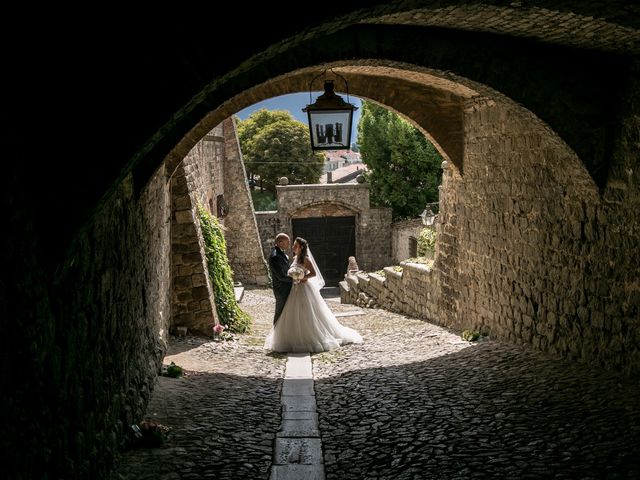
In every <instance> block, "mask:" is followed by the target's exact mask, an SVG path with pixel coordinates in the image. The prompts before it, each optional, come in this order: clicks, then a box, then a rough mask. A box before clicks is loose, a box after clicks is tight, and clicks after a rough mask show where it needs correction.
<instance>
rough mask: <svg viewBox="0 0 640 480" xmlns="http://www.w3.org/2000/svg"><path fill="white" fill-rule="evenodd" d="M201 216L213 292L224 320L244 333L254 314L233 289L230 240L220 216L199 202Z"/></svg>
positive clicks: (226, 323)
mask: <svg viewBox="0 0 640 480" xmlns="http://www.w3.org/2000/svg"><path fill="white" fill-rule="evenodd" d="M197 209H198V218H199V219H200V228H201V229H202V236H203V237H204V248H205V254H206V257H207V269H208V270H209V278H210V279H211V282H212V283H213V296H214V299H215V303H216V311H217V312H218V319H219V321H220V323H221V324H223V325H226V326H227V328H228V329H229V330H230V331H232V332H236V333H244V332H246V331H248V330H249V328H250V327H251V318H250V317H249V315H247V314H246V313H245V312H243V311H242V309H241V308H240V306H239V305H238V302H236V296H235V292H234V290H233V272H232V270H231V266H230V265H229V259H228V258H227V243H226V242H225V239H224V235H223V233H222V227H221V226H220V223H218V219H217V218H216V217H213V216H211V214H210V213H209V212H208V211H207V210H206V209H205V208H204V207H202V205H198V207H197Z"/></svg>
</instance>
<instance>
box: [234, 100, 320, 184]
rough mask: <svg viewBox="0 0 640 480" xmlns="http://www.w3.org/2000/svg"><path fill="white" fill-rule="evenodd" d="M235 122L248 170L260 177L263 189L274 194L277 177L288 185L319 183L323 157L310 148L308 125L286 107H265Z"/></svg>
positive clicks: (249, 172) (250, 173)
mask: <svg viewBox="0 0 640 480" xmlns="http://www.w3.org/2000/svg"><path fill="white" fill-rule="evenodd" d="M236 123H237V126H238V140H239V141H240V148H241V149H242V156H243V158H244V163H245V167H246V169H247V173H248V174H249V175H250V176H251V175H254V176H255V175H257V176H259V177H260V181H261V185H262V187H263V188H265V189H267V190H269V191H271V192H273V193H274V194H275V186H276V185H277V183H278V179H279V178H280V177H287V178H288V179H289V183H290V184H302V183H318V180H319V179H320V175H322V167H323V165H324V156H323V155H321V154H319V153H314V152H313V151H312V150H311V144H310V141H309V127H308V126H307V125H305V124H304V123H302V122H298V121H297V120H295V119H294V118H293V117H292V116H291V114H290V113H289V112H287V111H285V110H274V111H269V110H265V109H261V110H257V111H255V112H253V113H252V114H251V115H250V116H249V118H247V119H246V120H236Z"/></svg>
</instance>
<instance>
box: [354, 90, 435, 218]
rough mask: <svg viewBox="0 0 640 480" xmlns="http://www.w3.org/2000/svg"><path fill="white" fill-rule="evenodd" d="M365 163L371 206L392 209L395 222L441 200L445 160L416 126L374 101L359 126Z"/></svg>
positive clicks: (365, 105)
mask: <svg viewBox="0 0 640 480" xmlns="http://www.w3.org/2000/svg"><path fill="white" fill-rule="evenodd" d="M358 143H359V146H360V153H361V155H362V161H363V162H364V163H365V164H367V166H368V167H369V171H368V172H367V173H366V178H367V180H368V182H369V184H370V185H371V200H372V203H374V204H375V205H378V206H384V207H390V208H391V209H392V211H393V217H394V219H396V220H397V219H401V218H415V217H417V216H418V215H419V214H420V212H422V210H424V206H425V204H427V203H430V202H437V200H438V185H440V183H441V181H442V171H441V164H442V157H441V156H440V154H439V153H438V151H437V150H436V149H435V147H434V146H433V145H432V144H431V143H430V142H429V141H428V140H427V139H426V138H425V136H424V135H423V134H422V133H421V132H420V131H419V130H418V129H416V128H415V127H413V126H412V125H410V124H409V123H408V122H406V121H405V120H403V119H401V118H400V117H399V116H398V115H396V114H395V113H393V112H390V111H389V110H387V109H385V108H382V107H380V106H378V105H375V104H374V103H371V102H363V103H362V116H361V118H360V123H359V124H358Z"/></svg>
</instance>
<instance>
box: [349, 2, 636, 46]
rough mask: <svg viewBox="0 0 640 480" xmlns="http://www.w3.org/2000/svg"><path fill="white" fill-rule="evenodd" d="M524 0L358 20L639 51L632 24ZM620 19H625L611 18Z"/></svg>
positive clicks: (426, 10)
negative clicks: (626, 24) (619, 22)
mask: <svg viewBox="0 0 640 480" xmlns="http://www.w3.org/2000/svg"><path fill="white" fill-rule="evenodd" d="M527 3H529V4H530V3H531V2H524V1H514V2H510V4H509V5H508V6H497V5H481V4H466V5H448V6H435V7H433V8H417V9H413V10H410V11H404V12H398V13H390V14H386V15H381V16H379V17H370V18H367V19H364V20H361V23H369V24H388V25H413V26H421V27H445V28H454V29H457V30H466V31H475V32H488V33H498V34H502V35H508V36H511V37H520V38H529V39H535V40H539V41H542V42H546V43H554V44H560V45H565V46H571V47H579V48H587V49H595V50H602V51H610V52H626V53H638V52H640V31H638V29H637V28H634V27H631V26H625V25H620V24H616V23H613V22H614V19H612V20H607V19H603V18H594V17H592V16H589V15H585V14H580V13H575V12H572V11H567V10H564V9H563V5H562V4H561V2H556V6H553V7H552V6H546V7H538V6H533V7H526V6H525V4H527ZM565 3H566V2H565ZM584 3H588V2H584ZM629 3H631V2H629ZM565 8H566V6H565ZM627 8H628V13H629V14H631V13H632V12H633V11H634V9H635V10H636V11H637V9H638V7H637V6H634V5H628V7H627ZM630 17H631V15H630ZM631 18H632V17H631ZM624 20H628V19H626V18H624V17H617V18H616V19H615V21H624Z"/></svg>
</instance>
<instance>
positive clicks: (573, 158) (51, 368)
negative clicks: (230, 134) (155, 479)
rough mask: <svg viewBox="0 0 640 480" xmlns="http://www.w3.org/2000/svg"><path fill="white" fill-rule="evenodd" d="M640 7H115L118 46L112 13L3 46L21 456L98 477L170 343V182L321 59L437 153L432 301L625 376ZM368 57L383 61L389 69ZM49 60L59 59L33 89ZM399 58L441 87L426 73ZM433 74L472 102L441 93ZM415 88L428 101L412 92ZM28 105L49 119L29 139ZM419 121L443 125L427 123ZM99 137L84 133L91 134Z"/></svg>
mask: <svg viewBox="0 0 640 480" xmlns="http://www.w3.org/2000/svg"><path fill="white" fill-rule="evenodd" d="M416 6H417V7H418V8H415V7H416ZM237 8H238V11H237V13H240V14H241V13H243V12H241V11H240V9H243V8H246V6H243V5H238V6H237ZM255 8H262V7H260V6H256V7H255ZM269 12H271V15H273V17H270V16H269ZM637 12H638V10H637V7H636V6H634V5H630V4H629V2H624V1H618V0H614V1H612V2H606V5H605V4H604V2H598V3H595V2H578V1H566V2H561V3H560V4H558V3H557V2H550V1H546V0H542V1H540V2H536V5H535V6H534V5H532V4H531V3H529V2H527V4H526V5H525V4H523V2H512V3H511V4H509V5H508V6H506V5H505V6H500V5H494V4H493V3H492V4H491V5H487V4H482V3H481V2H474V3H473V4H469V5H461V4H460V2H458V1H456V0H447V1H443V2H417V3H414V2H408V3H407V2H398V3H391V4H389V3H388V2H384V4H382V2H378V4H376V5H375V6H374V7H371V8H363V9H361V10H358V11H352V10H351V9H350V7H349V6H348V5H347V4H337V5H336V9H335V10H332V11H331V12H327V13H320V14H319V15H325V16H320V17H318V16H316V17H314V18H313V19H312V20H309V19H308V18H307V19H306V21H303V22H302V23H300V24H296V23H294V22H290V21H288V22H287V24H286V25H281V26H282V28H284V29H285V31H286V32H287V34H288V33H291V34H293V33H294V31H293V29H294V27H295V28H297V26H298V25H300V31H301V32H302V33H299V34H298V35H297V36H293V37H290V38H287V39H283V38H281V37H284V36H285V35H287V34H282V30H280V29H279V28H273V26H272V24H271V22H269V21H268V19H270V18H271V19H276V18H277V17H276V15H280V12H277V11H274V9H273V8H272V7H271V6H270V5H265V6H264V9H263V10H260V12H259V13H264V15H265V18H262V17H261V16H260V15H256V17H257V18H260V19H261V21H262V23H263V24H264V26H268V29H267V28H265V29H264V30H263V31H262V32H260V31H258V32H256V35H254V37H253V40H254V42H255V43H254V44H253V45H252V47H251V48H252V50H247V49H245V50H242V49H241V48H240V47H239V46H235V45H234V43H236V42H232V41H229V40H230V39H231V40H233V38H234V35H233V34H232V32H229V31H224V29H222V28H221V29H220V30H219V31H218V30H217V29H212V28H211V19H210V18H208V17H207V16H206V15H201V16H200V17H201V18H197V19H191V18H190V19H189V21H186V20H185V18H186V17H182V18H178V17H179V16H175V19H174V18H172V19H171V20H173V21H168V20H167V19H165V20H164V21H163V22H160V23H159V24H155V23H154V22H148V21H147V19H142V18H141V19H138V20H139V21H138V22H137V21H136V19H128V20H127V24H126V25H123V28H121V29H120V30H118V38H119V39H120V40H122V42H121V48H118V47H117V45H116V43H117V42H115V41H114V42H113V43H110V48H108V49H106V48H105V47H104V44H103V41H104V39H105V38H109V39H112V38H113V35H112V31H111V29H112V27H113V25H112V24H111V23H110V22H105V24H106V25H108V28H109V31H107V30H102V29H101V28H100V27H99V26H97V25H95V24H82V25H80V24H77V25H76V24H68V25H64V24H62V25H61V23H59V22H53V21H51V22H50V21H48V20H47V22H46V23H47V25H48V26H44V25H43V27H45V29H44V33H46V34H50V35H46V36H43V41H42V42H39V43H38V42H36V45H38V48H39V51H38V52H33V53H34V55H33V57H32V56H30V55H29V56H27V55H24V54H22V53H18V52H17V51H16V52H12V53H11V55H9V58H8V64H9V65H8V68H10V69H11V71H12V72H13V75H12V76H10V77H8V78H7V80H8V81H9V85H8V86H7V87H6V92H7V93H8V95H7V97H12V98H13V99H15V100H14V101H13V102H8V105H9V107H10V108H8V109H7V110H6V112H5V113H6V115H5V116H3V119H10V121H9V122H7V123H9V124H10V125H9V126H8V128H7V129H3V131H2V135H3V144H2V145H3V149H5V152H6V153H7V156H8V158H11V160H12V161H11V162H7V170H5V173H6V178H7V179H8V181H7V184H6V190H5V191H3V194H2V195H3V199H4V205H5V208H6V212H8V213H9V215H10V224H11V225H12V228H10V229H8V231H7V232H6V233H5V236H4V237H3V238H4V240H5V243H4V246H5V249H4V252H5V255H4V257H3V259H4V260H3V268H2V271H3V273H4V274H5V275H6V277H7V278H6V279H5V281H4V282H3V294H2V295H3V296H2V300H3V303H2V304H3V309H4V310H3V311H6V312H7V315H6V317H7V318H11V319H12V322H13V326H14V327H13V329H12V331H11V333H12V334H11V335H7V336H6V338H5V348H4V349H3V351H5V350H6V351H9V352H15V353H16V355H15V356H13V357H11V359H12V362H16V363H18V362H19V363H20V364H21V365H24V366H25V367H27V368H25V369H24V371H25V372H28V375H26V374H25V375H21V376H19V378H16V379H15V382H18V383H16V384H14V386H15V389H14V391H13V392H12V393H11V398H10V402H9V403H8V406H9V408H8V409H7V410H6V412H7V418H13V419H15V421H14V423H13V424H12V425H10V428H9V429H8V433H7V438H10V439H12V440H15V442H16V443H15V444H14V445H13V446H14V452H16V455H18V456H19V457H17V458H19V459H20V460H21V461H18V460H16V462H15V465H14V466H17V468H20V469H19V470H16V471H19V472H20V474H22V475H28V473H29V470H28V469H32V470H33V471H34V472H33V473H34V474H33V475H32V476H34V477H35V476H38V477H41V476H43V475H42V473H43V471H42V470H40V471H36V470H37V469H38V468H39V467H38V465H39V464H42V465H46V466H47V467H50V468H49V470H50V471H54V472H56V473H57V474H59V475H58V476H61V477H69V476H71V474H70V472H74V473H77V474H82V473H87V474H88V475H89V476H94V477H97V476H98V475H97V474H99V473H100V472H104V471H106V470H108V465H109V464H110V458H111V457H112V456H113V452H115V451H116V449H117V448H118V444H119V440H120V439H121V438H122V437H123V435H124V430H125V428H126V427H127V426H128V425H130V424H131V423H132V422H133V421H135V420H137V419H139V418H141V415H142V412H143V410H144V405H145V402H146V400H147V399H148V394H149V390H150V389H151V386H152V385H153V379H154V378H155V376H156V375H157V367H158V364H159V363H160V361H161V357H162V352H163V348H164V347H163V343H162V341H163V334H164V332H165V328H166V325H167V322H168V313H167V311H168V307H169V299H168V293H167V282H166V280H167V278H168V277H167V275H168V265H169V260H168V252H169V240H168V238H169V237H168V229H167V226H166V225H167V218H168V215H167V203H168V202H167V185H166V181H165V179H166V178H167V176H170V175H171V174H172V173H173V171H175V169H176V168H177V167H178V164H179V163H180V162H181V161H182V159H183V158H184V157H185V156H186V154H187V153H188V152H189V150H190V149H191V148H192V147H193V146H194V145H195V144H196V143H197V142H198V141H199V140H200V139H201V138H202V137H203V136H204V135H205V134H206V133H208V132H209V131H210V130H211V128H213V127H214V126H215V125H217V124H219V123H220V122H222V121H223V120H224V119H226V118H228V117H229V116H231V115H232V114H234V113H235V112H236V111H238V110H239V109H241V108H243V107H244V106H246V105H249V104H252V103H255V102H256V101H259V100H261V99H264V98H267V97H270V96H273V95H277V94H279V93H288V92H293V91H307V89H308V78H309V77H310V76H311V75H313V74H316V73H319V71H321V70H322V69H323V68H324V67H326V66H335V67H341V68H345V69H351V71H346V72H345V73H348V74H349V77H348V78H349V81H350V84H352V85H356V84H357V83H358V82H360V86H359V90H360V94H362V95H363V96H365V97H367V98H371V99H372V100H375V101H378V102H380V103H382V104H384V105H387V106H389V107H391V108H393V109H394V110H396V111H398V112H400V113H402V114H404V115H405V116H406V117H408V118H410V119H412V120H413V121H414V122H415V123H416V124H417V125H421V126H422V128H423V129H424V130H425V131H426V133H428V134H429V135H431V137H432V138H433V139H434V140H435V142H436V143H437V145H438V147H439V148H440V149H441V151H442V152H444V153H445V154H446V155H447V156H448V159H449V166H450V172H449V173H448V174H447V175H448V179H447V181H449V182H450V187H451V188H449V189H448V191H447V192H448V193H447V195H448V198H447V199H446V201H447V202H448V203H449V208H448V210H447V211H446V212H442V215H443V219H444V221H443V224H442V228H441V231H440V232H439V239H440V243H441V245H440V251H439V258H441V263H440V265H439V268H440V269H441V274H439V278H440V279H441V281H442V283H441V284H440V285H439V288H440V290H439V291H441V292H442V295H441V296H440V299H439V300H438V301H437V303H436V305H437V306H438V308H439V309H440V310H439V312H444V313H446V317H443V318H447V321H450V322H451V324H452V325H481V326H482V325H484V326H491V327H492V332H495V334H496V335H500V336H502V337H504V338H506V339H508V340H510V341H513V342H516V343H527V344H530V345H533V346H534V347H536V348H540V349H542V350H548V351H556V352H558V353H560V354H562V355H564V356H566V357H568V358H572V359H578V360H581V361H584V362H590V363H596V364H601V365H605V366H608V367H609V368H612V369H614V370H616V371H617V370H619V371H623V372H627V373H637V372H638V371H639V365H640V355H639V353H638V347H637V343H638V342H637V338H638V321H637V319H638V309H639V308H640V300H639V299H640V295H639V291H640V290H639V288H640V287H639V286H638V272H637V265H638V264H639V263H640V259H639V258H638V255H639V254H638V252H640V245H639V244H638V238H640V232H638V225H640V218H639V217H638V215H639V213H638V212H640V209H639V208H638V205H639V204H640V195H639V193H638V185H639V184H640V181H639V178H640V177H639V175H640V174H639V172H640V169H639V168H638V161H637V159H638V142H637V131H638V125H639V124H640V120H639V117H640V115H639V112H640V106H639V105H638V102H637V98H638V92H640V76H639V74H638V72H639V69H638V65H639V64H638V59H637V55H638V52H639V47H638V45H639V41H638V39H639V38H640V37H639V33H640V24H639V22H638V14H637ZM187 13H188V14H189V15H191V16H193V12H192V11H191V12H187ZM292 13H294V14H295V13H296V12H292ZM329 13H330V14H332V15H333V14H335V15H337V16H336V17H335V18H333V19H331V20H330V19H329V18H328V15H329ZM240 16H241V15H238V16H237V17H234V18H239V17H240ZM217 17H220V15H219V12H218V16H217ZM488 17H490V18H491V21H490V22H487V21H486V20H487V18H488ZM29 18H30V17H29ZM30 19H31V18H30ZM33 20H34V23H35V24H36V25H37V21H35V19H33ZM198 20H200V23H198ZM316 21H318V22H320V24H319V25H311V23H312V22H316ZM323 22H324V23H323ZM221 23H222V22H221ZM229 24H231V25H232V27H233V28H234V29H235V28H237V22H235V21H234V22H229ZM37 26H40V25H37ZM64 26H68V27H70V28H69V29H63V28H61V27H64ZM80 26H81V27H82V30H81V31H78V30H74V29H75V28H80ZM87 26H88V27H89V28H87ZM198 26H200V27H201V28H197V27H198ZM220 26H222V25H220ZM303 26H307V27H309V28H306V29H304V31H302V30H303ZM172 27H176V28H172ZM194 27H195V28H194ZM48 28H51V29H52V30H51V31H49V30H47V29H48ZM54 28H55V31H54V30H53V29H54ZM488 30H490V31H488ZM61 31H65V34H67V35H68V37H65V35H59V33H60V32H61ZM167 32H179V33H180V34H177V35H167ZM183 32H189V33H188V34H181V33H183ZM224 35H227V36H226V37H225V36H224ZM78 39H81V41H79V40H78ZM68 40H71V41H68ZM114 40H116V39H114ZM135 40H137V41H135ZM141 40H144V41H141ZM225 42H227V43H226V45H227V46H226V47H225ZM75 45H78V46H82V48H83V51H82V52H80V51H74V48H75ZM86 48H89V49H90V51H91V55H86ZM262 48H264V49H265V50H264V51H263V52H262V53H261V54H259V55H256V56H254V57H252V58H248V56H249V55H248V53H249V52H255V51H259V50H260V49H262ZM210 52H222V54H221V55H216V56H213V55H211V53H210ZM20 55H24V58H23V59H21V61H19V62H15V63H14V60H16V58H18V57H19V56H20ZM34 59H35V60H37V61H32V60H34ZM354 59H356V60H354ZM358 59H359V60H358ZM237 65H240V66H239V67H237V68H236V66H237ZM318 66H320V67H318ZM46 67H51V68H49V69H47V68H46ZM356 68H366V69H368V70H367V71H366V72H365V71H362V70H361V71H356ZM384 68H395V69H396V72H395V73H394V74H393V75H391V76H387V77H385V76H384V75H383V74H382V73H381V72H382V69H384ZM375 69H377V70H375ZM43 71H50V72H53V73H55V74H52V75H48V76H47V78H46V81H44V82H43V81H42V78H43V77H42V72H43ZM412 72H418V73H423V74H428V75H431V76H432V77H433V78H434V83H432V84H425V85H422V86H420V82H419V81H411V79H410V78H409V77H410V76H411V75H412ZM436 80H437V81H440V80H446V81H448V82H453V84H454V85H462V86H465V87H467V88H471V89H472V90H473V91H474V92H476V93H477V94H478V95H471V96H469V97H465V96H461V95H455V94H452V93H449V94H446V88H445V89H443V88H441V86H440V85H439V84H438V83H435V82H436ZM467 80H469V81H473V82H474V83H473V84H467ZM378 82H380V85H383V84H384V89H382V90H380V89H376V88H374V87H375V86H376V84H377V83H378ZM483 86H484V87H486V90H485V89H483V88H482V87H483ZM367 89H368V90H367ZM419 90H422V91H423V92H424V94H423V95H421V96H420V98H422V100H424V101H420V98H416V97H409V96H407V95H408V94H412V93H413V92H418V91H419ZM427 91H431V93H433V96H432V97H429V95H428V94H427ZM353 93H354V94H355V93H357V92H355V91H353ZM439 94H441V96H440V97H439V98H440V99H439V100H438V101H437V102H435V101H432V100H430V98H432V99H435V98H437V97H436V95H439ZM508 99H510V100H508ZM43 111H46V112H55V117H53V119H52V121H50V122H49V123H48V124H47V125H46V128H42V129H40V130H39V131H37V132H36V129H35V128H34V125H35V122H37V121H38V117H37V114H38V112H43ZM427 111H429V112H431V114H430V115H429V117H426V116H425V117H421V115H424V112H427ZM531 112H533V114H532V113H531ZM434 114H435V115H439V114H441V115H442V116H443V118H447V119H448V122H447V123H448V124H449V128H447V129H446V130H445V131H441V130H439V126H438V125H434V124H433V123H432V122H430V118H433V116H434ZM456 125H458V128H457V130H456V128H455V126H456ZM113 131H117V135H111V136H109V138H108V141H104V142H102V143H100V144H99V145H98V143H97V140H96V138H97V136H96V132H101V133H104V132H113ZM452 132H454V133H452ZM5 140H6V142H4V141H5ZM70 142H74V143H73V148H70V146H69V143H70ZM36 146H39V147H41V152H40V151H38V150H37V149H36V148H35V147H36ZM97 147H99V148H97ZM51 151H60V152H65V155H64V161H63V162H53V161H51V157H50V152H51ZM34 152H35V153H34ZM40 153H43V154H42V155H40ZM13 154H15V156H12V155H13ZM88 159H89V160H90V161H91V165H92V168H91V169H88V168H87V160H88ZM165 159H167V161H166V163H163V162H164V160H165ZM165 168H166V169H167V172H166V175H165V172H164V169H165ZM74 173H76V175H74ZM33 192H37V194H34V193H33ZM43 198H44V199H46V201H47V205H46V207H47V214H43V213H42V202H43V200H42V199H43ZM14 225H15V226H14ZM494 280H495V282H494ZM447 312H448V313H447ZM71 366H72V367H73V375H71V374H69V372H70V371H71V369H70V367H71ZM79 399H83V400H84V401H78V400H79ZM60 412H69V413H68V419H61V418H60ZM22 419H29V420H30V423H27V422H23V421H22ZM51 419H56V420H59V422H58V423H55V422H51ZM95 452H98V454H97V456H96V455H94V453H95ZM20 455H21V456H20ZM90 459H91V461H90ZM8 468H9V475H10V474H11V465H8ZM23 469H24V470H23ZM78 472H80V473H78Z"/></svg>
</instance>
